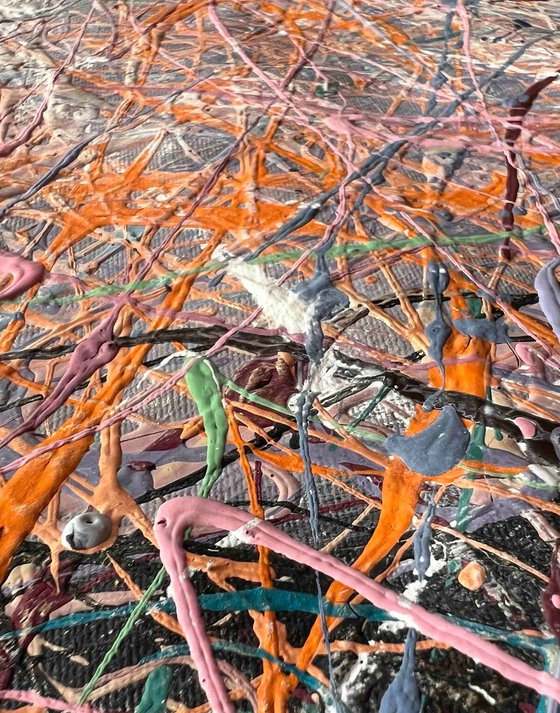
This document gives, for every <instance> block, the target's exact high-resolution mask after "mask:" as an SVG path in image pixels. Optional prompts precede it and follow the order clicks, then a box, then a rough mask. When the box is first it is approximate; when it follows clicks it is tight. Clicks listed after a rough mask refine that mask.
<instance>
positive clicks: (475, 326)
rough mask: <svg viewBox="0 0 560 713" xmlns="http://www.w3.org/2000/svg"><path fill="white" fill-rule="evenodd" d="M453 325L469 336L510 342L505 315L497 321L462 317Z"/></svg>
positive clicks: (502, 342)
mask: <svg viewBox="0 0 560 713" xmlns="http://www.w3.org/2000/svg"><path fill="white" fill-rule="evenodd" d="M453 326H454V327H455V329H456V330H457V331H458V332H461V334H465V335H466V336H467V337H478V338H479V339H484V340H485V341H486V342H490V343H491V344H507V343H508V342H509V337H508V333H507V325H506V324H505V322H504V318H503V317H501V318H500V319H497V320H496V321H495V322H491V321H490V320H489V319H474V317H461V318H460V319H455V320H453Z"/></svg>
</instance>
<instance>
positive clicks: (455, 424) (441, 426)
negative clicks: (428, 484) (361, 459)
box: [385, 405, 470, 475]
mask: <svg viewBox="0 0 560 713" xmlns="http://www.w3.org/2000/svg"><path fill="white" fill-rule="evenodd" d="M469 440H470V435H469V432H468V430H467V429H466V428H465V426H464V424H463V422H462V421H461V419H460V418H459V416H458V415H457V411H455V409H454V408H453V406H449V405H448V406H444V407H443V408H442V410H441V413H440V415H439V416H438V417H437V419H436V420H435V421H434V422H433V423H431V424H430V425H429V426H428V427H427V428H425V429H424V430H423V431H422V432H421V433H418V434H416V435H415V436H390V437H389V438H388V439H387V440H386V441H385V448H386V450H387V451H388V452H389V453H392V454H393V455H396V456H398V457H399V458H400V459H401V460H402V461H404V462H405V464H406V465H407V467H408V468H410V470H413V471H415V472H416V473H420V474H421V475H441V474H442V473H446V472H447V471H448V470H450V469H451V468H453V467H454V466H456V465H457V463H459V461H460V460H461V459H462V458H463V457H464V455H465V453H466V451H467V448H468V445H469Z"/></svg>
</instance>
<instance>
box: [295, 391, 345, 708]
mask: <svg viewBox="0 0 560 713" xmlns="http://www.w3.org/2000/svg"><path fill="white" fill-rule="evenodd" d="M314 398H315V394H313V393H311V392H310V391H309V389H306V390H304V391H302V393H301V394H300V395H299V396H298V399H297V402H296V423H297V429H298V435H299V448H300V453H301V457H302V459H303V464H304V470H303V482H304V485H305V494H306V495H307V501H308V505H309V526H310V528H311V539H312V542H313V547H314V548H315V549H316V550H318V549H320V547H321V543H320V539H319V497H318V494H317V486H316V484H315V478H314V476H313V471H312V468H311V453H310V451H309V440H308V423H309V411H310V409H311V404H312V403H313V399H314ZM315 581H316V584H317V602H318V605H319V617H320V620H321V632H322V634H323V640H324V642H325V650H326V653H327V658H328V662H329V679H330V684H331V689H332V693H333V698H334V703H335V708H336V711H337V713H343V712H344V710H345V708H344V707H343V705H342V703H341V702H340V700H339V699H338V697H337V695H336V683H335V679H334V671H333V667H332V658H331V647H330V642H329V629H328V626H327V618H326V614H325V605H324V601H323V593H322V590H321V581H320V579H319V572H315Z"/></svg>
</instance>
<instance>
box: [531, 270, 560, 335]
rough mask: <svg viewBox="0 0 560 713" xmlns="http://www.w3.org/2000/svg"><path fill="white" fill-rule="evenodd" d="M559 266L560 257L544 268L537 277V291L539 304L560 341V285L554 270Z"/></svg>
mask: <svg viewBox="0 0 560 713" xmlns="http://www.w3.org/2000/svg"><path fill="white" fill-rule="evenodd" d="M559 265H560V257H557V258H554V260H551V261H550V262H548V263H547V264H546V265H545V266H544V267H542V268H541V269H540V270H539V271H538V272H537V276H536V277H535V289H536V291H537V294H538V296H539V304H540V306H541V309H542V311H543V313H544V315H545V317H546V318H547V319H548V322H549V324H550V326H551V327H552V331H553V332H554V334H555V335H556V336H557V337H558V339H560V285H559V284H558V280H557V279H556V276H555V274H554V270H555V269H556V268H557V267H558V266H559Z"/></svg>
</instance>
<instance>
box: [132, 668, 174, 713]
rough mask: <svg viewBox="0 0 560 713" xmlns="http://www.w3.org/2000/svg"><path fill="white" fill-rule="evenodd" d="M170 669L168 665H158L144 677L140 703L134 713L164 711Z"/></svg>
mask: <svg viewBox="0 0 560 713" xmlns="http://www.w3.org/2000/svg"><path fill="white" fill-rule="evenodd" d="M171 676H172V671H171V669H170V668H169V666H158V667H157V668H156V669H154V670H153V671H150V675H149V676H148V678H147V679H146V683H145V684H144V691H143V693H142V698H141V700H140V703H139V704H138V705H137V706H136V708H135V709H134V713H165V710H166V706H165V702H166V701H167V695H168V693H169V686H170V684H171Z"/></svg>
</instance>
